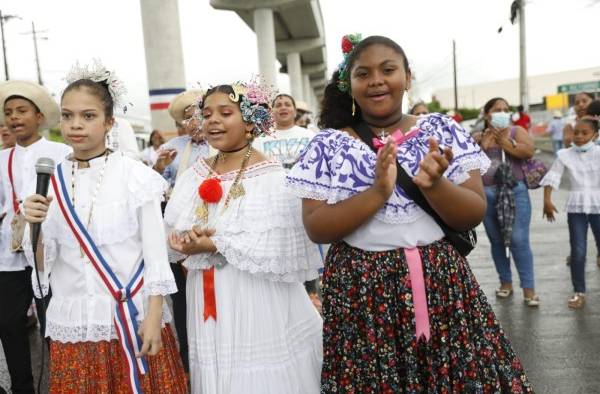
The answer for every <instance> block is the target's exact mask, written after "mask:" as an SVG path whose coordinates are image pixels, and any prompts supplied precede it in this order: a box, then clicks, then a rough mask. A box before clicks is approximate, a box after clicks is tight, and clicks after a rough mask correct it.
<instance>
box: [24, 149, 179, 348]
mask: <svg viewBox="0 0 600 394" xmlns="http://www.w3.org/2000/svg"><path fill="white" fill-rule="evenodd" d="M72 165H73V164H72V162H71V161H69V160H66V161H65V162H64V164H63V167H64V168H63V176H64V180H65V183H66V187H67V190H68V192H69V198H72V195H71V187H72V183H71V179H72V176H71V171H72ZM104 166H105V158H104V157H100V158H97V159H94V160H92V161H91V162H90V167H89V168H86V169H78V170H76V171H75V211H76V212H77V215H78V216H79V218H80V220H81V221H82V223H83V224H84V225H87V223H88V218H89V214H90V210H91V205H92V197H93V196H94V191H95V190H96V187H97V184H98V182H99V179H100V173H101V172H102V168H103V167H104ZM167 187H168V185H167V183H166V181H165V180H164V179H162V177H161V176H160V175H159V174H158V173H156V172H155V171H153V170H152V169H150V168H148V167H147V166H145V165H144V164H142V163H141V162H139V161H136V160H134V159H131V158H129V157H127V156H125V154H124V153H122V152H116V153H113V154H111V155H110V156H109V158H108V161H107V162H106V167H105V170H104V176H103V177H102V181H101V183H100V189H99V190H100V191H99V193H98V194H97V197H96V200H95V203H94V206H93V216H92V218H91V221H90V225H89V227H88V231H89V233H90V236H91V238H92V239H93V240H94V242H95V243H96V245H97V246H98V248H99V249H100V251H101V253H102V255H103V256H104V258H105V259H106V260H107V262H108V264H109V265H110V266H111V268H112V270H113V271H114V273H115V274H116V276H117V277H118V278H119V281H120V282H121V283H122V284H126V283H128V282H129V280H130V278H131V276H132V275H133V273H134V270H135V269H136V267H137V266H138V262H139V260H140V259H142V258H143V259H144V267H145V268H144V285H143V288H142V290H141V291H140V292H138V293H137V294H136V295H135V296H134V297H133V302H134V303H135V305H136V307H137V309H138V312H139V315H138V317H137V318H138V320H139V321H142V320H143V319H144V317H145V315H146V311H147V302H148V296H149V295H166V294H170V293H173V292H175V291H177V287H176V285H175V281H174V279H173V274H172V272H171V269H170V266H169V262H168V257H167V246H166V244H165V232H164V229H163V222H162V215H161V210H160V202H161V199H162V197H163V195H164V192H165V191H166V189H167ZM51 189H52V188H51ZM49 194H50V195H54V190H50V192H49ZM27 233H28V231H26V241H27V246H29V247H28V248H27V249H26V255H27V258H28V260H30V261H32V260H33V255H32V253H31V249H30V241H29V239H28V238H29V237H28V234H27ZM42 233H43V241H44V264H45V269H44V271H43V272H40V275H41V279H40V280H41V282H42V291H43V292H46V291H47V288H48V282H49V284H50V286H51V287H52V299H51V301H50V304H49V306H48V311H47V328H46V335H47V336H48V337H50V338H52V339H54V340H58V341H60V342H82V341H102V340H105V341H108V340H111V339H114V338H116V332H115V329H114V326H113V316H114V309H115V303H116V302H115V300H114V299H113V297H112V296H111V295H110V292H109V290H108V289H107V287H106V285H105V284H104V283H103V282H102V280H101V279H100V276H99V274H98V273H97V271H96V270H95V268H94V267H93V265H92V264H91V263H90V262H89V260H88V259H87V257H82V255H81V250H80V247H79V244H78V243H77V241H76V239H75V237H74V236H73V233H72V232H71V230H70V228H69V227H68V226H67V224H66V222H65V219H64V217H63V215H62V213H61V212H60V209H59V207H58V204H57V203H56V199H55V200H54V201H53V202H52V204H51V205H50V209H49V211H48V217H47V218H46V221H45V222H44V223H43V225H42ZM32 277H33V279H32V281H33V287H34V293H35V294H36V296H39V295H40V294H39V291H38V286H37V281H36V279H35V272H34V273H33V275H32ZM48 277H50V278H49V281H48ZM165 308H166V305H164V308H163V311H164V314H163V321H164V322H167V321H169V320H170V316H169V315H168V312H166V311H165Z"/></svg>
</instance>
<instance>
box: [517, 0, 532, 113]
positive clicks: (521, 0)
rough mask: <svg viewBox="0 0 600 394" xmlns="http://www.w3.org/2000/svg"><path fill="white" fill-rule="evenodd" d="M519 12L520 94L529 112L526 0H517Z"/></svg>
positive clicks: (524, 106) (525, 108) (523, 104)
mask: <svg viewBox="0 0 600 394" xmlns="http://www.w3.org/2000/svg"><path fill="white" fill-rule="evenodd" d="M515 1H516V3H517V7H518V13H519V59H520V64H519V95H520V97H521V105H522V106H523V108H524V110H525V112H529V92H528V86H527V85H528V84H527V51H526V43H525V0H515Z"/></svg>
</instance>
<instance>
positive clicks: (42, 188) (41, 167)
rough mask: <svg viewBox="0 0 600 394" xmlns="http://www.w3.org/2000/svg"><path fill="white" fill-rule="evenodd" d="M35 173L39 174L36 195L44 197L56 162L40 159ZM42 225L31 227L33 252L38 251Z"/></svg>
mask: <svg viewBox="0 0 600 394" xmlns="http://www.w3.org/2000/svg"><path fill="white" fill-rule="evenodd" d="M35 172H36V173H37V184H36V187H35V194H40V195H42V196H44V197H46V196H47V195H48V186H49V185H50V177H51V176H52V174H53V173H54V160H52V159H50V158H47V157H40V158H39V159H38V161H37V163H35ZM40 229H41V223H34V224H32V225H31V246H32V247H33V252H34V253H35V251H36V250H37V243H38V238H39V237H40Z"/></svg>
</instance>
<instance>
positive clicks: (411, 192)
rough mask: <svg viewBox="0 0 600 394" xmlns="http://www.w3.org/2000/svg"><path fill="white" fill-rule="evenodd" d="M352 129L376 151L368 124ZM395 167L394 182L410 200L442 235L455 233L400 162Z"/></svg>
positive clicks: (361, 123) (360, 123) (363, 123)
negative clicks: (439, 229) (429, 218)
mask: <svg viewBox="0 0 600 394" xmlns="http://www.w3.org/2000/svg"><path fill="white" fill-rule="evenodd" d="M353 129H354V131H356V134H358V136H359V137H360V139H361V140H362V141H363V142H364V143H365V144H367V146H368V147H369V148H371V150H372V151H373V152H375V153H377V149H375V146H374V145H373V138H374V137H375V134H373V131H372V130H371V128H370V127H369V125H367V124H366V123H365V122H359V123H358V124H355V125H354V126H353ZM396 168H397V169H398V171H397V178H396V184H397V185H398V186H400V187H401V188H402V190H404V192H405V193H406V194H407V195H408V197H410V199H411V200H413V201H414V202H415V204H417V205H418V206H419V207H420V208H421V209H422V210H424V211H425V212H426V213H427V214H428V215H429V216H431V217H432V218H433V220H435V222H436V223H437V224H438V226H440V227H441V228H442V231H444V235H446V236H448V235H449V234H454V233H456V232H457V231H456V230H453V229H452V228H450V227H449V226H448V225H447V224H446V223H445V222H444V220H443V219H442V218H441V217H440V215H438V213H437V212H436V211H435V210H434V209H433V208H432V207H431V205H429V202H428V201H427V199H426V198H425V196H424V195H423V192H421V189H419V187H418V186H417V185H416V184H415V183H414V182H413V180H412V178H411V177H410V175H408V174H407V173H406V171H405V170H404V168H402V166H401V165H400V163H398V160H396Z"/></svg>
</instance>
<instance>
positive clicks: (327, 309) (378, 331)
mask: <svg viewBox="0 0 600 394" xmlns="http://www.w3.org/2000/svg"><path fill="white" fill-rule="evenodd" d="M419 250H420V253H421V260H422V262H423V277H424V281H425V288H426V292H427V309H428V313H429V322H430V329H431V338H430V339H429V341H425V340H424V339H423V338H421V339H419V340H417V338H416V335H415V318H414V308H413V302H412V292H411V283H410V277H409V272H408V267H407V264H406V259H405V256H404V252H403V250H402V249H398V250H393V251H385V252H367V251H364V250H361V249H357V248H353V247H351V246H349V245H348V244H346V243H344V242H339V243H336V244H334V245H332V246H331V248H330V249H329V253H328V255H327V259H326V263H325V272H324V277H323V313H324V328H323V347H324V349H323V350H324V360H323V372H322V376H321V392H322V393H357V394H359V393H360V394H363V393H378V394H379V393H531V392H533V388H532V386H531V384H530V383H529V382H528V380H527V376H526V375H525V372H524V371H523V367H522V365H521V362H520V361H519V358H518V357H517V356H516V354H515V352H514V351H513V349H512V347H511V344H510V342H509V340H508V339H507V338H506V335H505V333H504V331H503V330H502V327H500V323H499V322H498V320H497V319H496V315H495V314H494V312H493V311H492V308H491V306H490V305H489V303H488V301H487V298H486V296H485V295H484V293H483V291H482V290H481V289H480V288H479V284H478V283H477V281H476V280H475V277H474V276H473V273H472V272H471V269H470V267H469V265H468V263H467V261H466V260H465V259H464V258H463V257H461V256H460V255H459V254H458V253H457V252H456V250H455V249H454V248H453V247H452V246H451V245H449V244H448V243H446V242H445V241H440V242H436V243H434V244H431V245H428V246H426V247H423V248H419Z"/></svg>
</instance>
